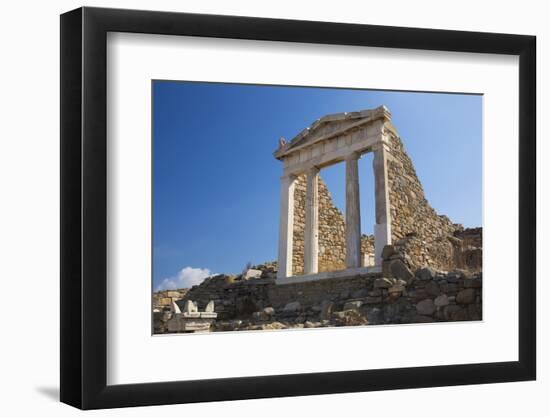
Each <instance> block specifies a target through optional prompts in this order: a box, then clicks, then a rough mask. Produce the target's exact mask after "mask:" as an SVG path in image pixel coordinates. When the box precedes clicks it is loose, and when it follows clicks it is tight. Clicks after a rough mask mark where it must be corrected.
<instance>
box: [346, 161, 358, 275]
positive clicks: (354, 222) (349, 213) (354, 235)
mask: <svg viewBox="0 0 550 417" xmlns="http://www.w3.org/2000/svg"><path fill="white" fill-rule="evenodd" d="M359 156H360V155H359V154H358V153H353V154H351V155H349V156H348V157H346V267H348V268H359V267H360V266H361V214H360V209H359V166H358V160H359Z"/></svg>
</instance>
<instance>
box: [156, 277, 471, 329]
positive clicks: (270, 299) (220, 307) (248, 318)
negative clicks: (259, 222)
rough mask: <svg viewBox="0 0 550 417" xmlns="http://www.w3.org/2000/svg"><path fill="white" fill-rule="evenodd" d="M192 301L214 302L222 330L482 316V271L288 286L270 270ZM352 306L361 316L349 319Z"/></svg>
mask: <svg viewBox="0 0 550 417" xmlns="http://www.w3.org/2000/svg"><path fill="white" fill-rule="evenodd" d="M186 300H193V301H195V302H196V303H197V304H198V307H199V310H202V309H204V308H205V306H206V304H207V303H208V302H209V301H211V300H212V301H214V303H215V312H216V313H218V318H217V319H216V323H215V325H214V326H215V329H216V330H255V329H258V330H260V329H263V328H264V327H265V326H264V327H262V326H263V325H264V324H266V325H267V327H265V329H270V328H292V327H300V325H302V326H303V323H306V322H308V323H310V324H308V326H309V327H323V326H335V325H354V324H356V325H358V324H362V325H363V324H400V323H424V322H437V321H464V320H481V319H482V308H481V306H482V275H481V272H476V273H470V272H468V271H461V270H456V271H451V272H440V271H436V270H435V269H432V268H421V269H418V270H417V271H416V273H415V274H414V277H413V278H412V279H410V280H409V281H405V280H403V279H399V278H388V277H382V275H381V274H365V275H357V276H354V277H350V278H333V279H326V280H320V281H314V282H307V283H296V284H287V285H277V284H275V277H274V274H270V273H268V274H265V275H264V276H263V277H261V278H256V279H251V280H248V281H244V280H237V281H234V280H233V279H231V277H227V276H224V275H219V276H216V277H212V278H209V279H207V280H205V281H204V282H203V283H202V284H200V285H198V286H195V287H193V288H191V289H190V290H189V291H188V292H187V293H186V294H185V295H184V298H183V299H181V300H179V301H177V303H178V304H179V305H180V307H181V308H183V305H184V304H185V301H186ZM350 310H353V312H352V318H354V320H356V321H353V320H352V321H351V322H350V321H349V320H351V319H350V317H348V316H349V314H351V313H350ZM161 317H162V316H161V315H159V320H161V319H160V318H161ZM342 320H343V321H342ZM274 322H277V323H278V324H277V325H276V327H273V326H272V325H273V323H274ZM235 326H236V327H235ZM258 326H259V327H258ZM281 326H282V327H281ZM306 327H307V326H306ZM156 328H159V329H162V328H163V327H162V326H161V325H160V326H156Z"/></svg>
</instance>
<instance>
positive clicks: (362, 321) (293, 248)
mask: <svg viewBox="0 0 550 417" xmlns="http://www.w3.org/2000/svg"><path fill="white" fill-rule="evenodd" d="M369 152H372V153H373V154H374V158H373V171H374V182H375V184H374V191H375V192H374V205H375V218H374V219H372V221H373V223H374V236H365V235H361V222H362V221H369V219H361V218H360V210H359V209H360V207H359V201H360V199H359V195H360V192H361V190H362V188H361V184H360V182H359V175H358V160H359V158H360V157H361V155H364V154H366V153H369ZM274 156H275V158H277V159H278V160H280V161H281V162H282V163H283V175H282V177H281V191H280V196H281V200H280V225H279V226H280V227H279V249H278V251H279V253H278V261H277V262H271V263H265V264H262V265H257V266H255V267H252V268H249V269H247V270H246V271H244V272H243V273H242V274H240V275H217V276H213V277H210V278H207V279H206V280H204V282H202V283H201V284H200V285H196V286H194V287H192V288H190V289H180V290H176V291H163V292H158V293H155V294H154V295H153V307H154V332H155V333H166V332H168V333H169V332H195V331H227V330H266V329H285V328H304V327H305V328H310V327H327V326H346V325H366V324H369V325H370V324H398V323H424V322H434V321H462V320H481V318H482V309H481V297H482V273H481V268H482V230H481V228H473V229H465V228H464V227H463V226H461V225H459V224H453V223H452V222H451V221H450V220H449V218H447V217H446V216H443V215H439V214H437V213H436V211H435V210H434V209H433V208H432V207H431V206H430V204H429V203H428V201H427V199H426V197H425V195H424V191H423V188H422V185H421V183H420V181H419V179H418V177H417V175H416V171H415V169H414V166H413V163H412V161H411V159H410V157H409V156H408V155H407V153H406V151H405V148H404V146H403V143H402V141H401V139H400V137H399V135H398V133H397V130H396V129H395V127H394V126H393V124H392V123H391V115H390V112H389V110H388V109H387V108H386V107H384V106H381V107H378V108H376V109H372V110H362V111H357V112H351V113H339V114H333V115H328V116H324V117H322V118H320V119H318V120H317V121H315V122H314V123H313V124H312V125H311V126H310V127H309V128H306V129H305V130H304V131H302V132H301V133H299V134H298V135H297V136H296V137H295V138H294V139H292V140H290V141H289V142H288V143H287V142H286V141H285V140H284V139H280V141H279V148H278V149H277V150H276V151H275V153H274ZM339 162H343V163H345V165H346V183H345V189H346V193H345V195H346V207H345V213H344V214H342V213H341V212H340V210H339V209H338V208H336V207H335V206H334V204H333V202H332V198H331V196H330V193H329V192H328V189H327V187H326V185H325V184H324V182H323V181H322V179H321V178H320V171H321V170H322V169H323V168H325V167H327V166H329V165H332V164H335V163H339ZM199 309H200V310H201V311H199Z"/></svg>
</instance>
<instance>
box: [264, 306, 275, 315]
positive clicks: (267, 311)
mask: <svg viewBox="0 0 550 417" xmlns="http://www.w3.org/2000/svg"><path fill="white" fill-rule="evenodd" d="M262 311H263V312H264V314H266V315H268V316H273V315H274V314H275V309H274V308H273V307H266V308H264V309H263V310H262Z"/></svg>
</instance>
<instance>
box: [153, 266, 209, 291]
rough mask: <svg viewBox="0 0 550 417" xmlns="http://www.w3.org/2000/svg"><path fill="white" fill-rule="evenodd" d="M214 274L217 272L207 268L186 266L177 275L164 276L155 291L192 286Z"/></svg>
mask: <svg viewBox="0 0 550 417" xmlns="http://www.w3.org/2000/svg"><path fill="white" fill-rule="evenodd" d="M212 275H215V274H213V273H212V272H210V270H209V269H207V268H192V267H190V266H186V267H185V268H183V269H182V270H180V271H179V272H178V274H177V275H176V276H175V277H170V278H164V279H163V280H162V282H161V283H160V284H159V285H158V286H157V288H156V289H155V291H162V290H175V289H178V288H190V287H192V286H193V285H197V284H200V283H201V282H202V281H204V279H205V278H208V277H210V276H212Z"/></svg>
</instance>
